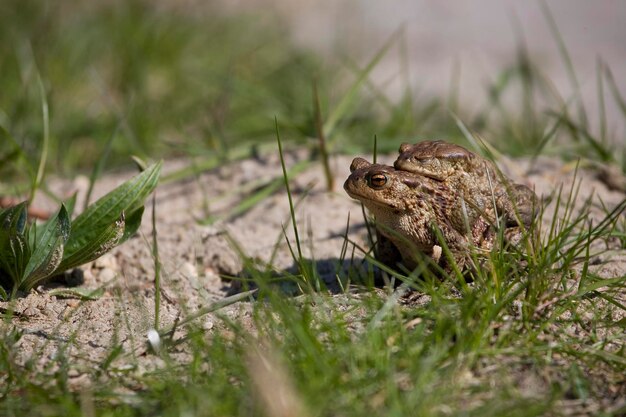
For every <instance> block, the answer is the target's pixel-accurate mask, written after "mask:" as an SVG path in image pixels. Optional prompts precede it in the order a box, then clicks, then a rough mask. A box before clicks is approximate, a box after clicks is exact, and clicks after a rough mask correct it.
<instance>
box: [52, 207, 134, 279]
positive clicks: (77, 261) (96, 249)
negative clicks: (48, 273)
mask: <svg viewBox="0 0 626 417" xmlns="http://www.w3.org/2000/svg"><path fill="white" fill-rule="evenodd" d="M124 224H125V219H124V215H123V214H122V215H121V216H120V217H119V218H118V219H117V220H116V221H115V222H113V223H111V224H106V225H104V226H100V227H99V228H98V229H95V228H94V229H91V230H90V234H89V237H90V239H89V240H87V241H85V242H84V243H83V245H82V246H80V247H78V248H76V249H75V250H74V251H73V252H72V253H71V254H68V250H67V247H66V250H65V255H64V257H63V261H61V264H60V265H59V266H58V268H57V271H58V272H63V271H67V270H68V269H71V268H75V267H77V266H80V265H82V264H85V263H87V262H90V261H93V260H95V259H98V258H99V257H100V256H102V255H104V254H105V253H107V252H108V251H110V250H111V249H113V248H114V247H115V246H117V245H118V244H119V243H120V242H121V241H122V237H123V236H124Z"/></svg>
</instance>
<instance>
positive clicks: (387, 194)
mask: <svg viewBox="0 0 626 417" xmlns="http://www.w3.org/2000/svg"><path fill="white" fill-rule="evenodd" d="M350 171H351V174H350V176H349V177H348V179H347V180H346V182H345V183H344V186H343V187H344V189H345V190H346V192H347V193H348V195H350V197H352V198H354V199H356V200H359V201H361V202H362V203H363V205H364V206H365V207H367V209H368V210H369V211H370V212H371V213H372V214H373V215H374V216H375V219H376V228H377V232H378V235H379V236H382V239H379V242H378V245H379V246H378V248H377V251H376V256H377V257H378V258H379V260H380V261H381V262H383V263H385V264H387V265H389V266H391V267H394V268H395V267H396V264H397V263H398V262H401V263H402V264H403V265H404V266H406V267H407V268H409V269H413V268H415V267H416V266H417V265H418V264H420V263H421V262H423V256H424V255H425V256H428V257H431V258H432V259H433V260H434V261H435V262H437V263H439V264H440V265H442V266H443V267H444V268H446V266H447V265H446V264H447V260H446V257H445V256H440V255H441V251H440V249H441V248H440V246H439V245H440V241H439V239H438V237H437V232H436V230H437V229H438V230H439V231H440V232H441V235H442V237H443V239H444V240H445V242H446V245H447V246H448V248H449V249H450V252H451V253H452V256H453V257H454V259H455V261H456V262H457V264H458V265H459V266H460V267H461V268H463V265H464V263H465V261H466V259H467V256H468V252H469V251H468V245H469V244H470V243H472V244H474V245H477V246H481V245H482V243H483V241H484V238H485V236H486V234H487V233H488V231H489V228H490V225H489V223H487V222H485V221H484V220H483V218H482V217H480V216H478V217H476V218H475V219H474V220H473V222H472V223H471V224H464V222H462V221H454V219H457V218H458V217H459V216H461V214H460V213H459V212H458V208H457V207H458V206H459V203H458V202H457V199H458V198H457V194H456V193H455V192H454V191H453V190H451V189H450V188H449V186H448V185H447V184H446V183H445V182H442V181H438V180H435V179H432V178H430V177H427V176H422V175H418V174H414V173H411V172H406V171H402V170H396V169H395V168H394V167H391V166H387V165H379V164H370V163H369V162H367V161H366V160H365V159H362V158H356V159H354V160H353V161H352V165H351V166H350ZM458 224H460V225H461V226H460V227H457V225H458ZM489 244H490V243H489ZM438 249H439V251H438Z"/></svg>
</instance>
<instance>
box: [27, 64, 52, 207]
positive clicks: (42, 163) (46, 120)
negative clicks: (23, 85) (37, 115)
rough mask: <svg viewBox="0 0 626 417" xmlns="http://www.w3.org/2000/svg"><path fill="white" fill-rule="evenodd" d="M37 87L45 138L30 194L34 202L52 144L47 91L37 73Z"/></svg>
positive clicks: (30, 199)
mask: <svg viewBox="0 0 626 417" xmlns="http://www.w3.org/2000/svg"><path fill="white" fill-rule="evenodd" d="M37 85H38V87H39V94H40V95H41V117H42V120H43V137H42V143H41V154H40V156H39V165H38V167H37V175H36V176H35V181H34V183H33V187H32V189H31V192H30V197H29V201H33V200H34V198H35V194H36V193H37V189H38V188H39V185H40V184H41V181H42V180H43V175H44V172H45V169H46V162H47V160H48V146H49V143H50V124H49V123H50V116H49V113H48V99H47V97H46V89H45V87H44V85H43V81H42V80H41V75H40V74H39V72H37Z"/></svg>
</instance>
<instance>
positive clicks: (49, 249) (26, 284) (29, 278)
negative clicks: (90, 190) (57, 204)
mask: <svg viewBox="0 0 626 417" xmlns="http://www.w3.org/2000/svg"><path fill="white" fill-rule="evenodd" d="M30 232H31V233H30V235H33V238H32V239H29V240H30V241H31V242H33V243H32V254H31V257H30V260H29V261H28V264H27V265H26V269H25V271H24V273H23V275H22V278H21V282H20V288H21V289H25V290H28V289H30V288H33V287H34V286H35V285H37V283H39V282H40V281H41V280H43V279H45V278H47V277H48V276H50V275H51V274H52V273H53V272H54V271H55V270H56V269H57V267H58V266H59V264H60V263H61V260H62V259H63V245H64V244H65V242H66V241H67V239H68V237H69V234H70V217H69V213H68V212H67V209H66V207H65V205H61V209H60V210H59V212H58V213H57V214H56V215H55V216H54V217H53V218H51V219H50V220H48V221H47V222H46V223H44V224H43V225H41V226H35V227H31V229H30Z"/></svg>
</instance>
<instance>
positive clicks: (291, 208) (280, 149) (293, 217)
mask: <svg viewBox="0 0 626 417" xmlns="http://www.w3.org/2000/svg"><path fill="white" fill-rule="evenodd" d="M274 126H275V127H276V141H277V142H278V154H279V155H280V166H281V167H282V169H283V179H284V181H285V188H286V189H287V198H288V199H289V212H290V213H291V225H292V226H293V233H294V235H295V239H296V247H297V249H298V260H299V261H300V262H302V260H303V257H302V248H301V247H300V236H299V235H298V225H297V223H296V213H295V210H294V205H293V199H292V197H291V188H290V187H289V177H288V176H287V167H286V166H285V157H284V155H283V145H282V143H281V141H280V132H279V130H278V119H277V118H274ZM300 266H301V267H302V265H300ZM301 272H304V271H301Z"/></svg>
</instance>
